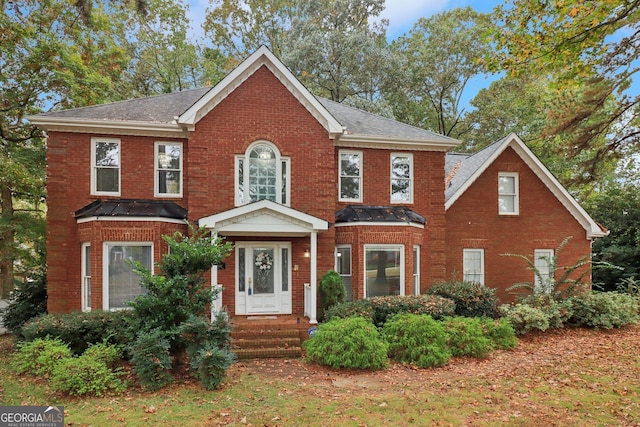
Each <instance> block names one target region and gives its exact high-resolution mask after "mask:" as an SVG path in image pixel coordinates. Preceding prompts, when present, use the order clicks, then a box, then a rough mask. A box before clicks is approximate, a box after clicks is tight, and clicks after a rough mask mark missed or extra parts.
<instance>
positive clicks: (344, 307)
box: [324, 299, 373, 323]
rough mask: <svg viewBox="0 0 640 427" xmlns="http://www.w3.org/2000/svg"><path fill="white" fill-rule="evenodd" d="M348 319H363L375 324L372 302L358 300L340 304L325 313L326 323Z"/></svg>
mask: <svg viewBox="0 0 640 427" xmlns="http://www.w3.org/2000/svg"><path fill="white" fill-rule="evenodd" d="M348 317H362V318H363V319H366V320H369V321H371V322H372V323H373V306H372V305H371V300H368V299H357V300H354V301H347V302H343V303H339V304H336V305H333V306H331V307H329V308H328V309H327V310H326V311H325V312H324V321H325V322H329V321H331V320H334V319H346V318H348Z"/></svg>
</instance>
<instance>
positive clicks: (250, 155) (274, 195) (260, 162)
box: [235, 141, 291, 206]
mask: <svg viewBox="0 0 640 427" xmlns="http://www.w3.org/2000/svg"><path fill="white" fill-rule="evenodd" d="M290 163H291V162H290V159H289V158H288V157H284V156H281V155H280V151H279V150H278V149H277V148H276V146H275V145H273V144H271V143H270V142H267V141H257V142H255V143H253V144H251V145H250V146H249V148H247V151H246V152H245V154H244V155H238V156H236V157H235V182H236V190H235V194H236V206H241V205H244V204H247V203H251V202H256V201H258V200H271V201H272V202H276V203H280V204H283V205H289V200H290V193H291V183H290V181H291V179H290V178H289V177H290V175H291V171H290V169H291V167H290Z"/></svg>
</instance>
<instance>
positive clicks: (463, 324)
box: [443, 317, 494, 357]
mask: <svg viewBox="0 0 640 427" xmlns="http://www.w3.org/2000/svg"><path fill="white" fill-rule="evenodd" d="M443 326H444V330H445V331H446V333H447V343H448V345H449V349H451V354H452V355H454V356H472V357H487V355H488V354H489V353H491V352H492V351H493V349H494V345H493V341H492V340H491V339H490V338H489V337H487V336H486V335H485V333H484V328H483V324H482V321H481V320H480V319H479V318H477V317H449V318H446V319H445V320H444V321H443Z"/></svg>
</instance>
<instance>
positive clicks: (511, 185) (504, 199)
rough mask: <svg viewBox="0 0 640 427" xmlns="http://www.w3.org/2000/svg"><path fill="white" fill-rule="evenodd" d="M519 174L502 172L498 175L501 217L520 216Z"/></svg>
mask: <svg viewBox="0 0 640 427" xmlns="http://www.w3.org/2000/svg"><path fill="white" fill-rule="evenodd" d="M518 205H519V201H518V174H517V173H516V172H500V173H499V174H498V212H499V213H500V215H518V213H519V211H520V207H519V206H518Z"/></svg>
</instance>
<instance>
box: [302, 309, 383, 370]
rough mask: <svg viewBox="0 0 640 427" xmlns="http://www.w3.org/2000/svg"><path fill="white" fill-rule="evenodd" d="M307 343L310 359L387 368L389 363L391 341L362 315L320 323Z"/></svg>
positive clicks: (335, 365) (337, 364)
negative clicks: (388, 350) (387, 341)
mask: <svg viewBox="0 0 640 427" xmlns="http://www.w3.org/2000/svg"><path fill="white" fill-rule="evenodd" d="M303 347H304V349H305V350H306V358H307V359H308V360H310V361H312V362H315V363H319V364H321V365H327V366H331V367H333V368H355V369H384V368H386V367H387V366H388V365H389V360H388V359H387V348H388V346H387V343H385V342H384V341H383V340H382V339H381V338H380V333H379V332H378V329H376V327H375V326H373V324H372V323H371V322H369V321H368V320H365V319H363V318H361V317H349V318H346V319H334V320H332V321H330V322H328V323H324V324H321V325H319V326H318V331H317V332H316V334H315V335H314V336H313V337H312V338H311V339H309V340H307V341H305V342H304V344H303Z"/></svg>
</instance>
